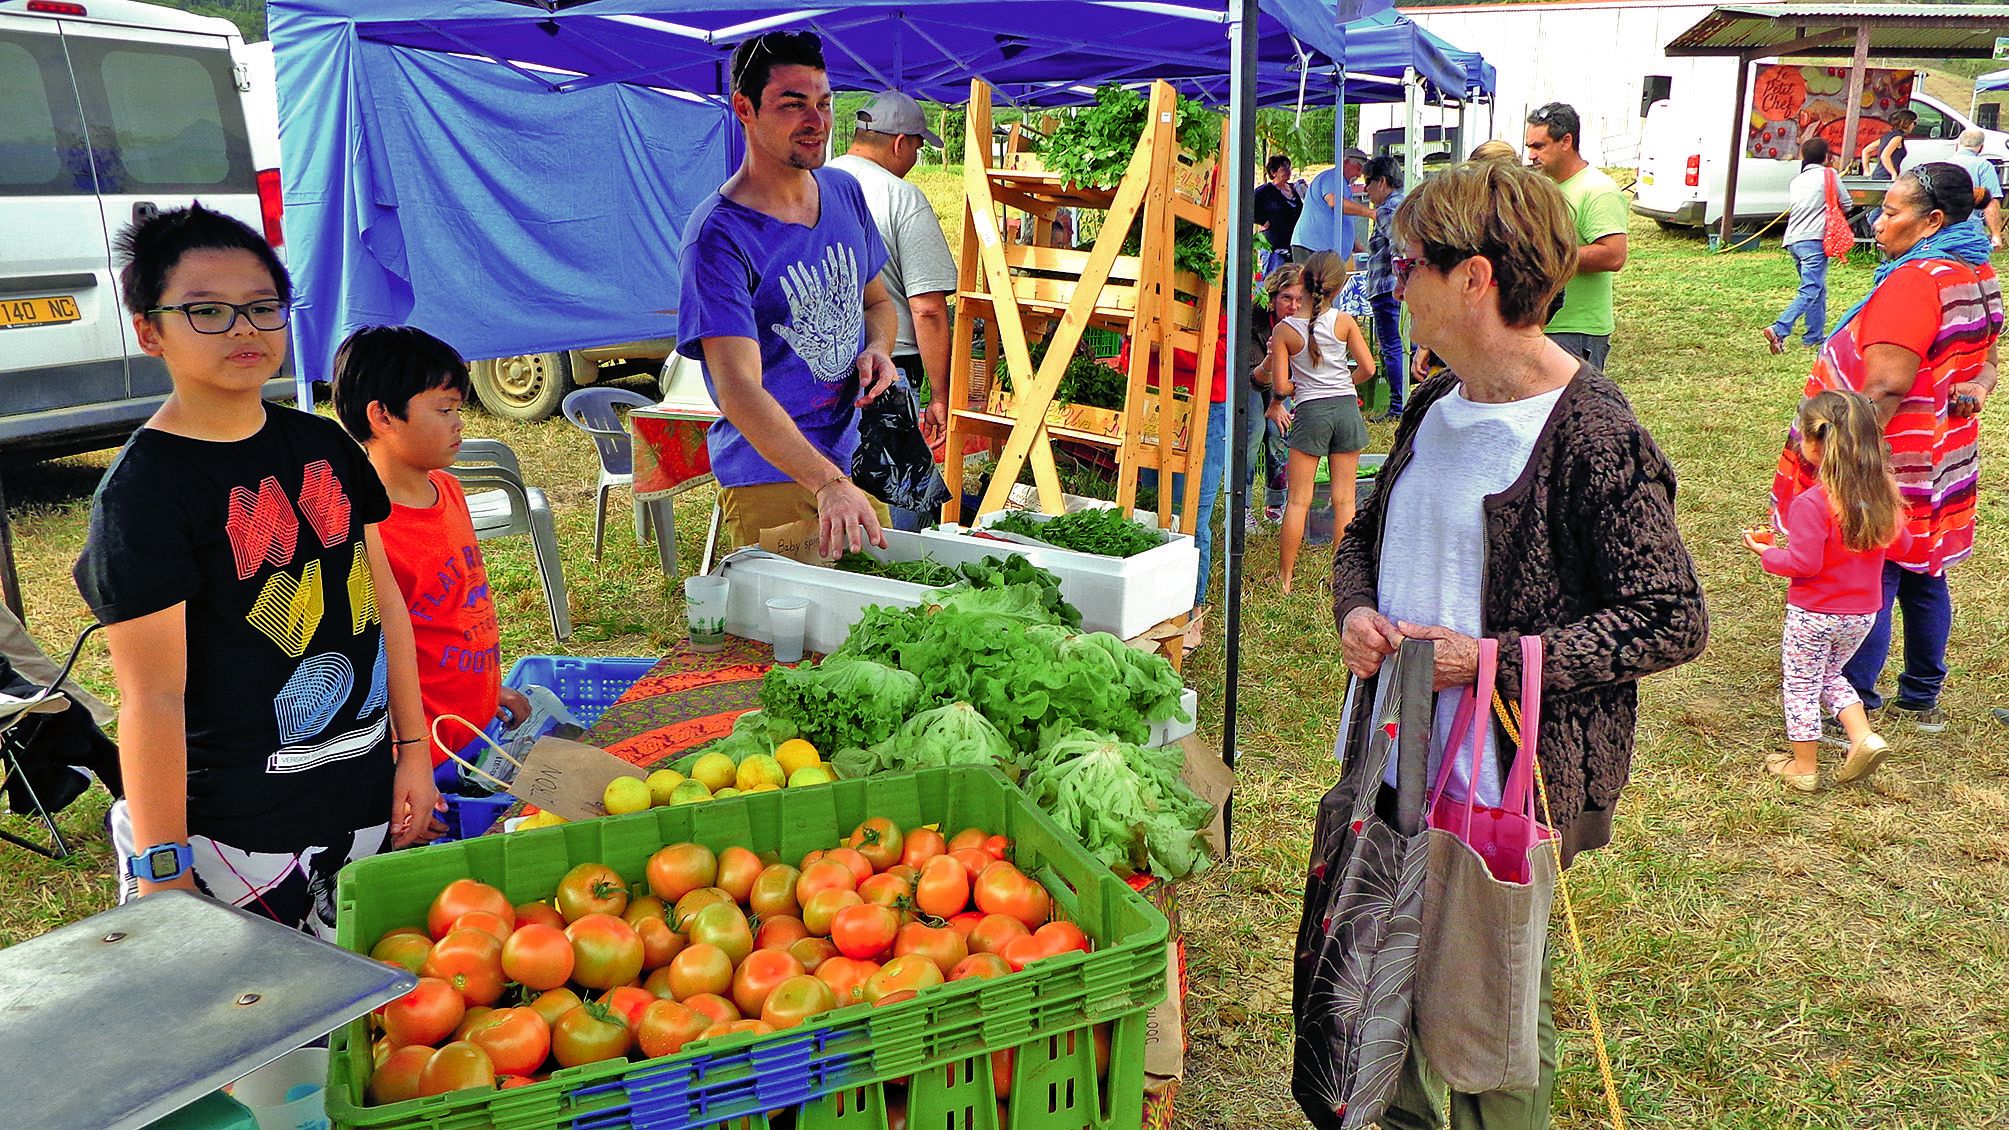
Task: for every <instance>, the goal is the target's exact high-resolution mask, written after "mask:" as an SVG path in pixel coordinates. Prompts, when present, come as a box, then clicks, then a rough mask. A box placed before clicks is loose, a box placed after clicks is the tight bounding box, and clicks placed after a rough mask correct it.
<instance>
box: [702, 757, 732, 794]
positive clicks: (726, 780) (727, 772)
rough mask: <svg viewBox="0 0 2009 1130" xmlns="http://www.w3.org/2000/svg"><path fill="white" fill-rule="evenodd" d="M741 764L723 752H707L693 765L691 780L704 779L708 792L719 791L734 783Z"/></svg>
mask: <svg viewBox="0 0 2009 1130" xmlns="http://www.w3.org/2000/svg"><path fill="white" fill-rule="evenodd" d="M738 775H739V766H737V765H734V764H733V763H732V758H730V757H727V756H726V755H725V754H723V753H707V754H705V755H704V756H703V757H700V758H698V761H697V764H695V765H693V766H691V780H693V781H702V782H703V783H704V786H705V789H706V791H708V792H714V793H715V792H717V791H719V790H720V789H722V788H725V787H726V786H727V785H730V784H732V783H733V780H734V778H735V777H737V776H738Z"/></svg>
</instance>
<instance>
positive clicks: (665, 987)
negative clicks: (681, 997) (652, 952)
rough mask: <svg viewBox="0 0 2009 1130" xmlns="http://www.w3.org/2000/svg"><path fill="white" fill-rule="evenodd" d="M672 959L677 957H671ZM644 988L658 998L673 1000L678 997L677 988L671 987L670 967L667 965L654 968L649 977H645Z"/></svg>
mask: <svg viewBox="0 0 2009 1130" xmlns="http://www.w3.org/2000/svg"><path fill="white" fill-rule="evenodd" d="M670 960H671V961H672V962H674V961H675V960H676V959H675V958H671V959H670ZM642 988H644V989H647V990H648V991H649V995H650V996H653V997H655V998H657V999H658V1000H666V1001H673V1000H676V999H677V994H676V990H674V989H672V988H671V987H670V967H669V966H667V965H665V966H663V967H662V968H661V969H657V970H654V971H653V972H651V973H650V974H649V975H648V977H647V978H645V979H643V981H642Z"/></svg>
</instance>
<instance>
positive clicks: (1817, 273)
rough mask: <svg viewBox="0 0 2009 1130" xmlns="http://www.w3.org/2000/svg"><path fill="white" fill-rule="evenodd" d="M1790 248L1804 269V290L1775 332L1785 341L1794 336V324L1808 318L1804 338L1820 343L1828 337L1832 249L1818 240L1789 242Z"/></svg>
mask: <svg viewBox="0 0 2009 1130" xmlns="http://www.w3.org/2000/svg"><path fill="white" fill-rule="evenodd" d="M1786 250H1788V251H1790V252H1792V253H1793V263H1794V264H1795V265H1796V266H1798V267H1799V268H1800V292H1799V293H1798V294H1795V295H1794V296H1793V301H1792V302H1791V303H1790V304H1788V305H1787V307H1786V312H1785V313H1783V314H1781V315H1779V320H1778V321H1776V322H1773V323H1772V332H1773V333H1775V334H1778V335H1779V340H1780V341H1784V340H1785V339H1787V338H1789V337H1791V336H1793V323H1794V322H1797V321H1799V320H1800V319H1801V318H1802V317H1804V318H1805V319H1806V323H1807V329H1806V332H1805V333H1803V334H1801V335H1800V340H1801V341H1804V342H1806V343H1807V344H1808V345H1814V346H1818V345H1820V344H1821V343H1822V342H1824V341H1826V340H1827V337H1828V330H1827V317H1828V252H1827V249H1826V248H1824V247H1823V246H1822V245H1821V241H1820V240H1818V239H1803V240H1801V241H1800V242H1798V243H1789V244H1787V245H1786Z"/></svg>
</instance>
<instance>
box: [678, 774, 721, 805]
mask: <svg viewBox="0 0 2009 1130" xmlns="http://www.w3.org/2000/svg"><path fill="white" fill-rule="evenodd" d="M711 798H712V791H711V790H710V789H708V788H705V783H704V782H703V781H700V780H698V779H697V778H695V777H693V778H691V779H690V780H688V781H682V782H679V783H678V784H677V787H676V788H675V789H673V790H671V792H670V803H671V804H673V805H677V804H703V803H704V802H705V801H708V800H710V799H711Z"/></svg>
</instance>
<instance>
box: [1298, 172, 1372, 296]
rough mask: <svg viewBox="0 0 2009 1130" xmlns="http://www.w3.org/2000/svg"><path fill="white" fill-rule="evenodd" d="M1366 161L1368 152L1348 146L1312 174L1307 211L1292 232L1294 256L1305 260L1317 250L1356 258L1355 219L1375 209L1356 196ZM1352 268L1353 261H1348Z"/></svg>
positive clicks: (1301, 260) (1306, 202)
mask: <svg viewBox="0 0 2009 1130" xmlns="http://www.w3.org/2000/svg"><path fill="white" fill-rule="evenodd" d="M1366 164H1367V154H1365V153H1363V152H1361V151H1360V150H1358V149H1349V150H1347V151H1346V152H1345V153H1344V154H1342V155H1341V160H1340V163H1339V164H1338V165H1335V166H1333V167H1332V168H1330V169H1325V170H1322V171H1321V172H1320V173H1319V174H1318V175H1317V176H1315V177H1313V178H1311V191H1310V192H1309V193H1308V194H1307V195H1306V197H1305V202H1304V215H1303V216H1301V217H1299V219H1298V224H1297V230H1296V231H1295V232H1294V233H1292V236H1291V259H1292V260H1293V261H1295V262H1298V263H1302V262H1304V261H1305V260H1306V259H1309V258H1311V253H1312V252H1314V251H1333V252H1337V253H1338V254H1339V257H1340V258H1341V259H1344V260H1351V259H1352V258H1353V250H1354V242H1355V241H1354V231H1355V228H1356V226H1357V225H1356V224H1355V221H1356V220H1371V219H1373V218H1374V209H1372V208H1369V207H1368V206H1367V205H1365V204H1362V203H1361V202H1360V201H1358V200H1355V199H1354V198H1353V182H1354V181H1356V180H1358V179H1360V170H1361V169H1362V167H1364V166H1365V165H1366ZM1348 266H1349V269H1351V264H1350V263H1349V264H1348Z"/></svg>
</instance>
